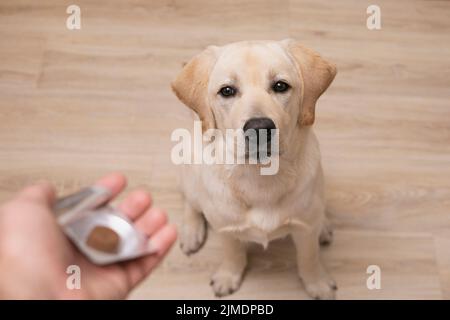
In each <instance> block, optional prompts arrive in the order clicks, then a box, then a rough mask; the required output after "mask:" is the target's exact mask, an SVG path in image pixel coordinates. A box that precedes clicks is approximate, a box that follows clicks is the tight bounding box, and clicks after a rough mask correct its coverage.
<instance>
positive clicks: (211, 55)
mask: <svg viewBox="0 0 450 320" xmlns="http://www.w3.org/2000/svg"><path fill="white" fill-rule="evenodd" d="M216 51H217V47H215V46H209V47H208V48H206V49H205V50H204V51H203V52H201V53H199V54H198V55H196V56H195V57H194V58H192V59H191V61H189V62H188V63H187V64H186V65H185V66H184V67H183V70H182V71H181V72H180V74H179V75H178V76H177V77H176V79H175V80H174V81H173V82H172V90H173V92H174V93H175V94H176V95H177V97H178V99H180V100H181V102H183V103H184V104H185V105H186V106H188V107H189V108H190V109H192V110H194V111H195V112H196V113H197V115H198V117H199V118H200V120H201V121H202V129H203V131H206V130H207V129H211V128H215V127H216V122H215V120H214V114H213V113H212V110H211V108H210V107H209V105H208V101H207V90H208V80H209V74H210V73H211V69H212V67H213V66H214V63H215V61H216V59H217V57H216Z"/></svg>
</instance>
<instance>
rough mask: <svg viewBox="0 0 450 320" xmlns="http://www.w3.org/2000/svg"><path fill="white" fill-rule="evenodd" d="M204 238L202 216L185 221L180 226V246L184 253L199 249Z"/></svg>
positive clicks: (204, 226)
mask: <svg viewBox="0 0 450 320" xmlns="http://www.w3.org/2000/svg"><path fill="white" fill-rule="evenodd" d="M205 240H206V220H205V219H204V218H203V217H200V218H198V219H191V220H188V221H185V222H184V223H183V225H182V227H181V235H180V248H181V251H183V252H184V253H185V254H186V255H190V254H193V253H195V252H197V251H198V250H200V248H201V247H202V245H203V244H204V243H205Z"/></svg>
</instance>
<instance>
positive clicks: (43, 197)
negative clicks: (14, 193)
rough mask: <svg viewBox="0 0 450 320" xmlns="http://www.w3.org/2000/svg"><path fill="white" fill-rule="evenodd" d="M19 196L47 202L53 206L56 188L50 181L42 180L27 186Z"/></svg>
mask: <svg viewBox="0 0 450 320" xmlns="http://www.w3.org/2000/svg"><path fill="white" fill-rule="evenodd" d="M18 198H21V199H24V200H29V201H35V202H39V203H45V204H46V205H47V206H49V207H52V206H53V204H54V202H55V189H54V187H53V186H52V185H51V184H50V183H48V182H40V183H37V184H34V185H31V186H28V187H26V188H25V189H23V190H22V191H21V192H19V194H18Z"/></svg>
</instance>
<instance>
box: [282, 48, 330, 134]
mask: <svg viewBox="0 0 450 320" xmlns="http://www.w3.org/2000/svg"><path fill="white" fill-rule="evenodd" d="M281 43H282V44H283V46H284V47H285V48H286V50H287V51H288V53H289V54H290V55H291V56H292V58H293V59H294V61H295V62H296V64H297V69H298V72H299V74H300V79H301V80H302V102H301V109H300V115H299V123H300V124H301V125H305V126H309V125H312V124H313V123H314V115H315V108H316V102H317V99H319V97H320V96H321V95H322V93H324V92H325V90H326V89H327V88H328V86H329V85H330V84H331V82H332V81H333V79H334V77H335V76H336V72H337V70H336V66H335V65H334V64H333V63H331V62H329V61H327V60H325V59H324V58H322V57H321V56H320V55H319V54H318V53H317V52H315V51H314V50H311V49H308V48H306V47H304V46H302V45H301V44H299V43H298V42H297V41H295V40H292V39H286V40H283V41H281Z"/></svg>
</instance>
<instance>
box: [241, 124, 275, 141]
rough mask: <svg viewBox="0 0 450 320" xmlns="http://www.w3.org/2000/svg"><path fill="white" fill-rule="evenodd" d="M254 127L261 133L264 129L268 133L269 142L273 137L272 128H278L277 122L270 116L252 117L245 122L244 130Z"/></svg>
mask: <svg viewBox="0 0 450 320" xmlns="http://www.w3.org/2000/svg"><path fill="white" fill-rule="evenodd" d="M250 129H253V130H255V131H256V133H257V134H258V135H259V134H260V131H261V130H264V131H265V132H263V133H264V134H266V137H267V142H270V140H271V138H272V132H271V131H270V130H272V129H276V126H275V123H274V122H273V121H272V119H269V118H251V119H249V120H247V122H246V123H245V124H244V132H247V131H248V130H250Z"/></svg>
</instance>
